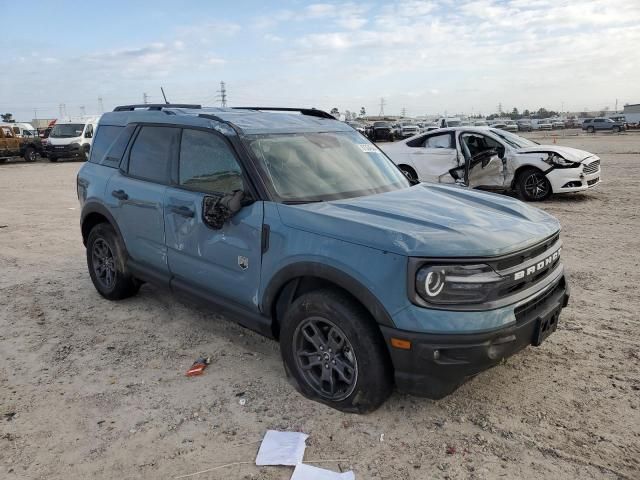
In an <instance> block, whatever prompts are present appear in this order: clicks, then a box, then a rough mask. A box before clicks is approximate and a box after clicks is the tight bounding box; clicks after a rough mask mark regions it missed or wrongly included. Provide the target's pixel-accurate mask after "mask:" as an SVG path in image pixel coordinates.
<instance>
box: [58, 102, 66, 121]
mask: <svg viewBox="0 0 640 480" xmlns="http://www.w3.org/2000/svg"><path fill="white" fill-rule="evenodd" d="M58 109H59V110H60V118H65V117H66V116H67V106H66V105H65V104H64V103H61V104H60V105H58Z"/></svg>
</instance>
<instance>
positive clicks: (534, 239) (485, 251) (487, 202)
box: [278, 183, 560, 257]
mask: <svg viewBox="0 0 640 480" xmlns="http://www.w3.org/2000/svg"><path fill="white" fill-rule="evenodd" d="M278 210H279V212H280V217H281V219H282V222H283V223H284V224H285V225H287V226H289V227H292V228H297V229H300V230H305V231H308V232H312V233H316V234H318V235H324V236H328V237H333V238H337V239H340V240H344V241H347V242H351V243H356V244H360V245H364V246H367V247H372V248H376V249H379V250H383V251H388V252H393V253H396V254H399V255H406V256H421V257H485V256H487V257H489V256H496V255H502V254H506V253H511V252H514V251H517V250H521V249H524V248H526V247H528V246H531V245H534V244H536V243H538V242H540V241H542V240H544V239H546V238H548V237H549V236H551V235H553V234H554V233H556V232H557V231H558V230H559V229H560V224H559V223H558V221H557V220H556V219H555V218H554V217H552V216H551V215H549V214H547V213H545V212H543V211H542V210H539V209H537V208H534V207H530V206H528V205H527V204H525V203H523V202H520V201H518V200H515V199H513V198H509V197H506V196H503V195H497V194H491V193H484V192H478V191H472V190H466V189H463V188H461V187H456V186H453V187H451V186H443V185H437V184H424V183H423V184H420V185H416V186H414V187H411V188H405V189H403V190H397V191H393V192H388V193H382V194H377V195H371V196H366V197H357V198H351V199H347V200H337V201H331V202H320V203H310V204H304V205H284V204H278Z"/></svg>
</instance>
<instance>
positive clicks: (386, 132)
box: [369, 122, 394, 142]
mask: <svg viewBox="0 0 640 480" xmlns="http://www.w3.org/2000/svg"><path fill="white" fill-rule="evenodd" d="M393 137H394V135H393V127H392V126H391V124H390V123H389V122H373V125H372V126H371V128H370V129H369V139H370V140H372V141H374V142H378V141H380V140H388V141H390V142H393Z"/></svg>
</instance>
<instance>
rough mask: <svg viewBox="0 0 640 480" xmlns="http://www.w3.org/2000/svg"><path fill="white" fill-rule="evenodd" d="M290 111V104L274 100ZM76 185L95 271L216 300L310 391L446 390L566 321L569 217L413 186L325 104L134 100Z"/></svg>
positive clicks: (133, 284)
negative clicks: (225, 105) (564, 237)
mask: <svg viewBox="0 0 640 480" xmlns="http://www.w3.org/2000/svg"><path fill="white" fill-rule="evenodd" d="M276 110H277V111H276ZM77 187H78V197H79V199H80V203H81V205H82V215H81V228H82V238H83V241H84V244H85V245H86V251H87V263H88V268H89V274H90V276H91V280H92V281H93V284H94V285H95V288H96V289H97V290H98V292H99V293H100V294H101V295H102V296H103V297H105V298H107V299H109V300H120V299H123V298H125V297H129V296H131V295H134V294H136V292H137V291H138V289H139V288H140V286H141V285H142V284H143V283H144V282H150V283H154V284H156V285H159V286H164V287H167V288H169V289H170V290H172V291H176V292H181V293H186V294H189V295H191V296H193V297H195V298H198V299H204V300H206V301H208V302H210V303H211V304H212V305H214V306H215V307H216V308H217V309H218V310H219V311H221V312H223V313H225V314H227V315H228V316H230V317H232V318H235V319H236V320H237V321H238V322H239V323H240V324H242V325H244V326H246V327H248V328H251V329H253V330H256V331H258V332H260V333H262V334H264V335H267V336H270V337H273V338H275V339H278V340H279V342H280V345H281V352H282V358H283V361H284V365H285V370H286V372H287V375H288V376H289V378H290V379H291V380H292V383H293V384H294V385H295V387H296V388H297V389H298V390H299V391H300V392H301V393H302V394H303V395H305V396H307V397H308V398H311V399H314V400H318V401H321V402H323V403H325V404H327V405H330V406H331V407H334V408H336V409H339V410H342V411H347V412H358V413H362V412H367V411H371V410H373V409H375V408H377V407H378V406H380V405H381V404H382V403H383V402H384V401H385V399H386V398H387V397H388V396H389V394H390V393H391V391H392V389H393V387H394V385H395V386H397V388H398V389H399V390H401V391H404V392H409V393H414V394H419V395H425V396H428V397H430V398H441V397H443V396H445V395H447V394H449V393H451V392H453V391H454V390H455V389H456V388H457V387H458V386H460V385H461V384H462V383H463V382H464V381H465V380H466V379H468V378H470V377H472V376H475V375H476V374H478V373H479V372H481V371H482V370H485V369H487V368H489V367H491V366H494V365H496V364H497V363H499V362H500V361H501V360H502V359H503V358H506V357H508V356H510V355H512V354H514V353H515V352H517V351H519V350H521V349H523V348H525V347H526V346H528V345H540V343H541V342H542V341H543V340H544V339H545V338H546V337H547V336H548V335H549V334H551V333H552V332H553V331H555V329H556V326H557V323H558V316H559V314H560V311H561V310H562V308H563V307H564V306H566V305H567V301H568V299H569V288H568V285H567V281H566V279H565V273H564V270H563V265H562V262H561V259H560V255H561V240H560V237H559V231H560V225H559V224H558V221H557V220H556V219H555V218H553V217H552V216H550V215H548V214H546V213H544V212H543V211H541V210H538V209H536V208H533V207H530V206H528V205H526V204H524V203H521V202H519V201H517V200H515V199H512V198H508V197H505V196H499V195H495V194H490V193H483V192H477V191H471V190H467V189H465V188H463V187H461V186H444V185H436V184H425V183H423V184H416V183H413V182H411V181H410V180H409V179H408V178H407V177H405V176H404V175H403V174H402V172H401V171H400V170H399V169H398V168H397V167H396V166H395V165H394V164H393V162H391V161H390V160H389V159H388V158H387V157H386V156H385V154H384V153H383V152H382V151H380V150H379V149H378V148H377V147H376V146H375V145H374V144H372V143H371V142H369V140H367V138H365V137H364V136H363V135H361V134H360V133H358V132H357V131H355V130H354V129H353V128H352V127H350V126H349V125H347V124H346V123H343V122H340V121H337V120H335V119H334V118H333V117H332V116H331V115H329V114H328V113H326V112H323V111H320V110H316V109H285V108H279V109H268V108H238V109H219V108H201V107H200V106H198V105H129V106H122V107H118V108H116V109H115V111H114V112H110V113H106V114H104V115H103V116H102V118H101V120H100V122H99V125H98V127H97V130H96V134H95V137H94V141H93V146H92V148H91V152H90V158H89V161H88V162H87V163H86V164H84V166H83V167H82V168H81V170H80V172H79V174H78V179H77Z"/></svg>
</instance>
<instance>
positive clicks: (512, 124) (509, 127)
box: [503, 120, 518, 133]
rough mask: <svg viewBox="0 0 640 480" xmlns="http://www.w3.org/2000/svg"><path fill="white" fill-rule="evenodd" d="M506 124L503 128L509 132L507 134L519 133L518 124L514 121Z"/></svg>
mask: <svg viewBox="0 0 640 480" xmlns="http://www.w3.org/2000/svg"><path fill="white" fill-rule="evenodd" d="M504 123H505V126H504V128H503V130H505V131H507V132H512V133H515V132H517V131H518V124H517V123H516V122H515V121H513V120H507V121H506V122H504Z"/></svg>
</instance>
